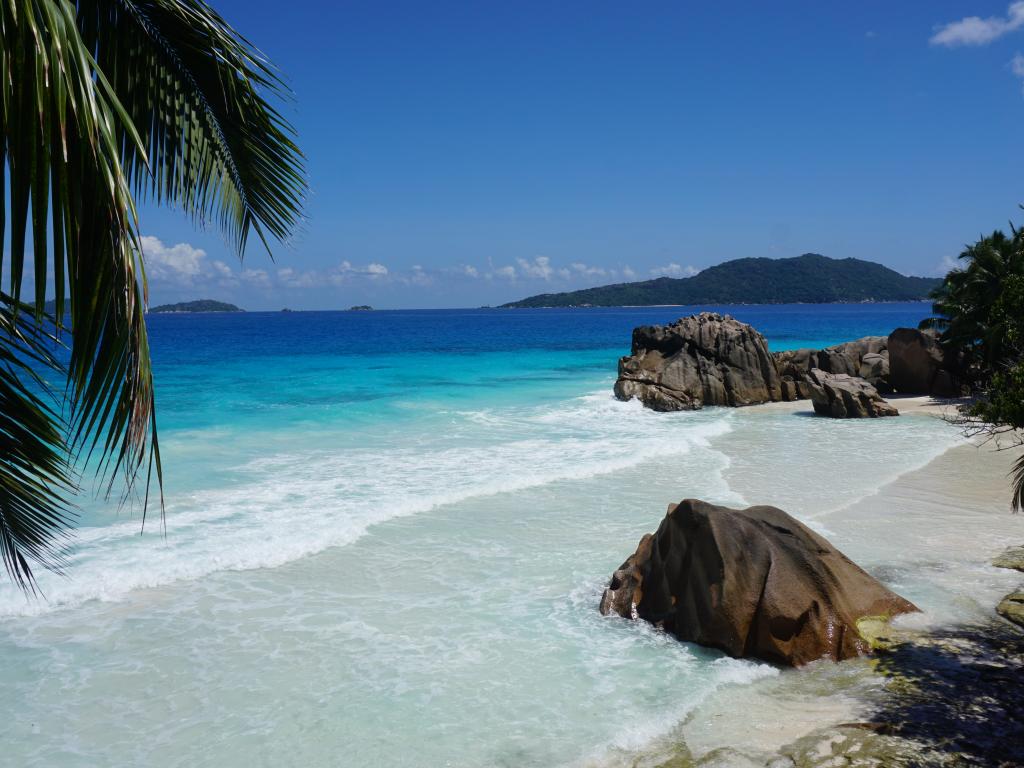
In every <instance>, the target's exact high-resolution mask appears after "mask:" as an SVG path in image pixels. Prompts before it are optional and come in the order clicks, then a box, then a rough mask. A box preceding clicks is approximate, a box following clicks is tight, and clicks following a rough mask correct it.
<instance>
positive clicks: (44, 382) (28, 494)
mask: <svg viewBox="0 0 1024 768" xmlns="http://www.w3.org/2000/svg"><path fill="white" fill-rule="evenodd" d="M18 310H20V311H18ZM30 318H31V308H30V307H27V306H26V307H18V306H17V305H16V303H15V302H14V301H13V300H12V299H11V297H9V296H7V295H0V339H2V343H0V558H2V559H3V564H4V567H5V569H6V570H7V573H8V574H9V575H10V577H11V579H12V580H13V581H14V582H15V583H17V584H19V585H20V586H21V587H22V588H25V589H33V588H34V580H33V576H32V566H31V563H33V562H34V563H38V564H42V565H43V566H45V567H47V568H50V569H51V570H57V571H59V570H60V568H61V566H62V565H63V563H64V560H63V557H62V556H61V554H60V552H59V550H58V549H57V548H56V546H55V545H57V544H59V543H60V542H61V541H62V540H63V539H65V538H66V535H67V531H68V529H69V526H70V525H71V523H72V522H73V521H74V511H73V509H72V508H71V506H70V505H69V504H68V503H67V501H66V499H67V497H69V496H70V495H72V494H73V493H74V492H75V491H76V484H75V481H74V472H73V470H72V467H71V466H70V464H69V462H68V451H67V447H66V445H65V442H64V436H65V430H64V429H63V428H62V427H63V426H64V425H63V422H62V420H61V418H60V411H59V405H60V399H59V398H58V397H57V396H56V395H55V394H54V392H53V389H52V383H51V381H50V380H49V378H47V377H50V378H53V379H56V380H57V382H58V383H60V382H61V381H62V379H63V378H64V377H65V376H66V372H65V371H64V369H63V366H62V365H61V364H60V362H59V360H58V359H57V357H56V356H55V355H54V348H55V345H56V343H57V342H56V338H55V337H54V336H53V335H52V334H51V333H49V332H46V331H44V330H42V329H41V328H40V327H39V325H38V324H36V323H35V322H33V321H31V320H30Z"/></svg>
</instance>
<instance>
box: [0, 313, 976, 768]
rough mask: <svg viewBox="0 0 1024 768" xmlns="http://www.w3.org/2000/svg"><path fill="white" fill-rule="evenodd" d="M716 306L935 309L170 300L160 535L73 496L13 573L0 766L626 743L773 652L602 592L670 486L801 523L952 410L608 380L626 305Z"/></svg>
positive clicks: (284, 760) (505, 754)
mask: <svg viewBox="0 0 1024 768" xmlns="http://www.w3.org/2000/svg"><path fill="white" fill-rule="evenodd" d="M699 309H716V310H719V311H722V312H725V313H729V314H732V315H734V316H735V317H737V318H738V319H740V320H743V321H746V322H749V323H751V324H753V325H754V326H755V327H756V328H757V329H759V330H760V331H761V332H762V333H763V334H764V335H765V336H766V337H767V339H768V341H769V345H770V347H771V348H772V349H773V350H779V349H787V348H796V347H802V346H814V347H822V346H827V345H830V344H833V343H838V342H842V341H846V340H849V339H854V338H858V337H861V336H865V335H871V334H887V333H888V332H889V331H891V330H892V329H893V328H894V327H897V326H907V325H913V326H916V325H917V323H918V322H919V321H920V320H921V319H922V318H923V317H925V316H926V315H927V314H928V310H929V307H928V305H927V304H923V303H915V304H861V305H824V306H822V305H799V306H737V307H708V308H704V307H700V308H680V307H652V308H623V309H565V310H560V309H552V310H437V311H374V312H295V313H255V312H254V313H242V314H201V315H200V314H196V315H189V314H181V315H151V316H150V317H149V321H148V322H149V329H150V334H151V347H152V352H153V357H154V362H155V368H154V370H155V380H156V396H157V408H158V415H159V428H160V442H161V449H162V454H163V465H164V476H165V486H164V490H165V496H166V500H167V508H166V535H163V533H162V532H161V530H160V527H159V526H148V527H147V529H146V532H145V533H140V510H139V509H138V507H137V506H135V507H133V506H129V507H128V508H125V509H118V508H117V506H116V505H115V504H112V503H106V502H104V501H103V500H102V499H96V498H93V497H91V496H88V497H83V498H82V499H81V507H82V518H81V526H80V527H79V529H78V530H77V531H76V533H75V537H74V539H73V541H72V543H71V544H70V546H69V548H68V551H67V554H68V558H69V561H70V567H69V568H68V572H67V575H66V577H58V576H54V575H52V574H46V573H44V574H42V575H41V578H40V586H41V588H42V591H43V593H44V595H45V597H44V598H35V599H26V598H25V597H24V596H23V595H22V594H20V593H19V592H17V591H16V590H15V589H13V588H11V587H10V586H9V585H7V584H6V583H4V584H3V585H2V586H0V686H2V690H4V691H5V693H6V694H7V695H5V696H4V697H3V702H4V703H0V743H2V744H3V745H4V746H3V748H2V749H0V764H9V765H18V766H28V765H40V766H80V765H147V766H157V765H175V766H177V765H190V766H191V765H203V766H205V765H209V766H218V767H228V768H230V767H232V766H241V767H243V768H252V766H260V765H266V766H280V765H302V766H306V765H328V764H330V765H345V766H347V765H351V766H376V765H380V766H423V767H426V766H441V765H453V766H467V767H474V768H475V767H480V768H482V767H483V766H496V765H500V766H553V765H633V764H635V762H634V761H635V759H636V755H637V754H639V753H642V752H643V751H644V750H645V749H647V748H649V746H650V744H651V743H652V742H653V741H655V740H657V739H661V738H665V737H666V735H670V734H671V733H673V729H675V728H676V727H677V726H678V725H679V723H680V722H682V720H683V719H684V718H685V717H686V716H687V714H688V713H689V712H691V711H692V710H693V708H694V707H696V706H698V705H699V704H700V702H701V701H703V700H704V699H705V698H706V697H707V696H709V695H711V694H712V693H713V692H714V691H716V690H718V689H719V688H721V687H722V686H726V685H739V684H746V683H750V682H751V681H755V680H758V679H760V678H764V677H770V676H773V675H775V674H777V670H775V669H774V668H772V667H769V666H767V665H763V664H758V663H754V662H748V661H738V660H734V659H726V658H722V657H720V655H719V654H716V653H714V652H712V651H708V650H706V649H699V648H696V647H692V646H687V645H684V644H681V643H677V642H675V641H674V640H672V639H671V638H666V637H664V636H663V635H661V634H660V633H658V632H656V631H654V630H653V629H650V628H644V627H641V626H639V625H635V624H631V623H629V622H624V621H621V620H611V619H606V618H604V617H601V616H600V615H599V614H598V612H597V610H596V606H597V601H598V600H599V596H600V593H601V590H602V589H603V587H604V585H605V584H606V583H607V579H608V577H609V575H610V574H611V572H612V571H613V570H614V569H615V568H616V567H617V566H618V565H619V564H620V563H621V562H622V560H623V559H625V557H626V556H627V555H628V554H630V552H632V550H633V548H634V547H635V544H636V541H637V540H638V539H639V537H640V535H642V534H643V533H644V532H647V531H651V530H653V529H654V528H655V527H656V525H657V523H658V521H659V520H660V518H661V516H662V515H663V514H664V511H665V508H666V505H667V504H668V503H670V502H675V501H679V500H680V499H681V498H684V497H697V498H705V499H708V500H712V501H717V502H721V503H728V504H747V503H755V502H757V503H772V504H776V505H778V506H781V507H783V508H784V509H786V510H788V511H790V512H792V513H793V514H795V515H797V516H798V517H801V518H802V519H805V520H808V521H814V520H817V519H818V516H820V514H821V513H822V511H823V510H835V509H840V508H843V507H844V505H849V504H852V503H854V502H856V501H857V500H858V499H862V498H865V497H868V496H870V495H871V494H872V493H873V492H874V491H875V489H877V487H878V486H879V484H880V483H884V482H888V481H890V480H892V479H893V478H896V477H898V476H899V475H900V473H902V472H905V471H908V470H910V469H913V468H914V467H919V466H922V465H924V464H927V463H928V462H929V461H931V460H932V459H934V458H935V457H936V456H938V455H940V454H942V453H943V452H944V451H945V450H946V449H947V448H949V447H950V446H951V445H953V444H954V443H955V442H956V441H957V439H958V436H957V433H956V431H955V430H953V429H952V428H951V427H949V426H948V425H947V424H945V423H943V422H942V421H941V420H938V419H932V418H923V417H920V416H918V417H914V416H907V417H901V418H898V419H879V420H863V421H859V422H858V421H857V420H851V421H847V422H836V421H834V420H829V419H816V418H807V417H806V415H807V414H806V411H807V408H806V407H803V410H802V412H800V407H799V406H798V407H797V409H796V410H794V408H793V407H790V406H787V407H786V408H772V407H769V408H763V409H758V408H748V409H722V408H707V409H705V410H703V411H700V412H691V413H675V414H658V413H653V412H651V411H648V410H645V409H643V408H641V407H640V405H639V404H638V403H636V402H630V403H620V402H618V401H616V400H615V399H614V398H613V397H612V395H611V387H612V384H613V382H614V380H615V374H616V367H617V362H618V359H619V357H620V356H621V355H623V354H625V353H627V352H628V351H629V346H630V338H631V332H632V329H633V328H634V327H635V326H638V325H643V324H650V323H663V322H667V321H671V320H674V319H677V318H678V317H680V316H681V315H685V314H689V313H690V312H693V311H697V310H699ZM844 531H845V529H843V530H841V531H840V532H839V534H837V535H839V536H840V539H841V541H842V542H843V543H844V546H848V547H851V548H852V550H853V551H855V552H856V553H857V554H858V557H859V558H860V559H859V562H862V564H865V565H867V566H872V567H878V568H879V569H882V570H884V569H888V571H886V572H888V573H893V574H896V573H903V572H902V571H899V570H898V569H894V567H893V564H892V562H891V557H892V555H891V553H889V552H888V551H887V550H885V549H884V548H883V547H881V546H880V545H879V544H878V542H877V541H876V542H874V543H873V542H871V541H864V540H860V539H857V537H856V536H855V535H853V534H850V535H847V534H846V533H845V532H844ZM843 536H846V537H847V538H842V537H843ZM876 539H877V537H876ZM901 578H902V577H901ZM935 583H937V582H936V580H935V578H934V577H933V576H930V575H928V572H927V571H922V577H921V578H920V579H917V580H915V579H914V577H913V576H912V575H911V576H908V577H907V582H906V584H904V585H903V589H904V593H905V594H907V595H908V596H909V597H911V598H913V599H915V600H918V601H920V602H921V604H924V605H928V604H929V602H928V601H929V600H932V601H933V602H934V601H935V600H937V599H939V598H934V597H932V595H934V594H936V590H935V586H934V585H935ZM929 590H931V591H929ZM943 599H944V598H943Z"/></svg>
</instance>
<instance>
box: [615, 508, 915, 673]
mask: <svg viewBox="0 0 1024 768" xmlns="http://www.w3.org/2000/svg"><path fill="white" fill-rule="evenodd" d="M600 609H601V613H603V614H605V615H608V614H618V615H619V616H623V617H625V618H630V619H634V620H636V619H643V620H646V621H648V622H651V623H652V624H654V625H656V626H658V627H660V628H662V629H664V630H665V631H667V632H670V633H671V634H673V635H675V636H676V637H678V638H679V639H680V640H683V641H687V642H695V643H699V644H701V645H706V646H710V647H712V648H718V649H720V650H722V651H725V652H726V653H728V654H729V655H731V656H736V657H743V656H751V657H755V658H759V659H764V660H766V661H770V662H774V663H776V664H781V665H788V666H801V665H803V664H807V663H809V662H811V661H814V660H816V659H821V658H828V659H832V660H835V661H841V660H843V659H848V658H852V657H854V656H859V655H861V654H864V653H869V652H870V651H871V650H872V647H873V643H874V642H875V641H876V640H877V635H878V627H879V625H884V623H885V622H887V621H888V619H890V618H891V617H893V616H896V615H898V614H902V613H908V612H911V611H916V610H917V608H915V607H914V605H913V604H911V603H910V602H908V601H907V600H904V599H903V598H902V597H900V596H899V595H897V594H895V593H893V592H891V591H889V590H888V589H886V588H885V587H884V586H882V585H881V584H880V583H879V582H878V581H876V580H875V579H874V578H872V577H871V576H869V575H868V574H867V573H865V572H864V571H863V570H861V569H860V568H859V567H858V566H857V565H855V564H854V563H853V562H852V561H851V560H849V559H848V558H847V557H846V556H845V555H844V554H843V553H842V552H840V551H839V550H837V549H835V548H834V547H833V546H832V545H831V544H830V543H829V542H828V541H826V540H825V539H824V538H823V537H821V536H819V535H818V534H817V533H815V532H814V531H812V530H810V529H809V528H808V527H807V526H805V525H803V524H802V523H800V522H799V521H797V520H796V519H794V518H793V517H791V516H790V515H788V514H786V513H785V512H783V511H782V510H781V509H777V508H775V507H768V506H757V507H749V508H748V509H730V508H728V507H721V506H716V505H714V504H709V503H707V502H704V501H698V500H696V499H686V500H684V501H682V502H681V503H679V504H673V505H671V506H670V507H669V509H668V514H667V515H666V516H665V518H664V520H662V522H661V525H660V527H659V528H658V530H657V531H656V532H655V533H654V534H647V535H646V536H644V537H643V538H642V539H641V540H640V544H639V546H638V547H637V549H636V552H635V553H634V554H633V555H632V556H630V557H629V559H627V560H626V562H624V563H623V564H622V566H621V567H620V568H619V569H618V570H617V571H615V574H614V575H613V576H612V579H611V583H610V584H609V586H608V588H607V589H606V590H605V592H604V595H603V597H602V599H601V606H600Z"/></svg>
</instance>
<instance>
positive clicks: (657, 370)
mask: <svg viewBox="0 0 1024 768" xmlns="http://www.w3.org/2000/svg"><path fill="white" fill-rule="evenodd" d="M615 395H616V397H618V398H619V399H620V400H629V399H631V398H634V397H635V398H637V399H639V400H640V401H641V402H642V403H643V404H644V405H646V406H647V407H648V408H652V409H654V410H656V411H687V410H696V409H698V408H701V407H702V406H704V405H729V406H738V405H753V404H755V403H766V402H771V401H776V400H780V399H782V390H781V386H780V380H779V374H778V371H777V370H776V366H775V361H774V360H772V357H771V355H770V354H769V353H768V343H767V342H766V341H765V339H764V336H762V335H761V334H760V333H758V332H757V331H756V330H754V329H753V328H752V327H751V326H749V325H747V324H746V323H741V322H739V321H738V320H735V319H733V318H732V317H730V316H729V315H724V316H723V315H719V314H717V313H714V312H702V313H701V314H699V315H692V316H690V317H684V318H683V319H681V320H677V321H676V322H674V323H670V324H669V325H648V326H641V327H640V328H636V329H634V331H633V346H632V354H631V355H629V356H627V357H623V358H622V359H621V360H620V361H619V378H618V381H616V382H615Z"/></svg>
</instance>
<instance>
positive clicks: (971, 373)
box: [923, 229, 1024, 511]
mask: <svg viewBox="0 0 1024 768" xmlns="http://www.w3.org/2000/svg"><path fill="white" fill-rule="evenodd" d="M960 261H961V263H962V266H960V267H958V268H956V269H954V270H952V271H951V272H950V273H949V274H948V275H946V278H945V280H943V282H942V285H941V286H940V287H939V288H938V289H936V291H935V293H934V298H935V303H934V305H933V309H934V312H935V313H936V317H934V318H931V319H929V320H926V321H925V322H924V323H923V325H926V326H930V327H935V328H939V329H941V331H942V337H941V338H942V341H943V344H944V345H945V346H946V348H947V349H948V350H951V351H953V352H955V353H957V354H958V355H960V356H961V357H962V359H963V366H962V367H963V370H964V372H965V374H966V376H967V377H968V378H969V379H970V380H971V382H972V383H973V384H974V386H975V387H976V388H977V389H978V390H979V392H980V393H981V396H980V397H979V398H978V400H977V402H975V403H974V404H973V405H971V406H969V407H968V408H966V409H965V410H964V413H963V418H962V420H961V423H963V424H965V425H966V427H967V429H968V431H969V432H973V433H985V434H988V435H990V436H999V435H1003V434H1012V435H1014V436H1015V439H1014V440H1013V441H1012V442H1014V443H1016V444H1018V445H1019V444H1021V443H1022V439H1021V437H1020V435H1019V433H1016V432H1015V430H1019V429H1024V233H1022V232H1021V230H1018V229H1014V230H1012V231H1011V234H1010V235H1006V234H1004V233H1003V232H999V231H996V232H993V233H992V234H991V235H989V236H988V237H985V238H982V239H981V240H979V241H978V242H977V243H975V244H974V245H971V246H969V247H968V248H966V249H965V250H964V251H963V253H961V254H960ZM1012 504H1013V509H1014V510H1015V511H1016V510H1019V509H1020V508H1021V507H1022V506H1024V457H1022V458H1021V459H1020V460H1018V461H1017V463H1016V465H1015V466H1014V470H1013V499H1012Z"/></svg>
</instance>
